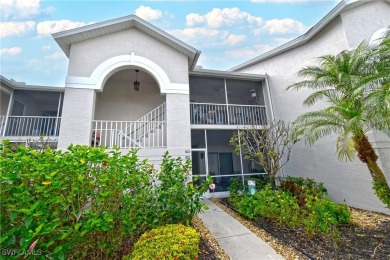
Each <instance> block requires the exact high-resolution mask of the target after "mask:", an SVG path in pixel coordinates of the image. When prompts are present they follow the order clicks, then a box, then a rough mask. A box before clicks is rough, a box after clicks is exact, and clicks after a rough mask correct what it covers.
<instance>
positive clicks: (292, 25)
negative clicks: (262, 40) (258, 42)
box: [253, 18, 308, 35]
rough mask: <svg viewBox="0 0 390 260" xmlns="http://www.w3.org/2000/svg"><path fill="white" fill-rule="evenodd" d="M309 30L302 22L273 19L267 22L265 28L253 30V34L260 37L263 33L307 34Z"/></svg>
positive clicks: (289, 19) (288, 19)
mask: <svg viewBox="0 0 390 260" xmlns="http://www.w3.org/2000/svg"><path fill="white" fill-rule="evenodd" d="M307 29H308V28H307V27H306V26H305V25H304V24H303V23H302V22H300V21H297V20H294V19H291V18H284V19H272V20H268V21H266V22H265V25H264V26H263V27H261V28H259V29H255V30H253V34H254V35H259V34H260V33H261V32H263V31H266V32H268V33H269V34H290V33H305V32H306V31H307Z"/></svg>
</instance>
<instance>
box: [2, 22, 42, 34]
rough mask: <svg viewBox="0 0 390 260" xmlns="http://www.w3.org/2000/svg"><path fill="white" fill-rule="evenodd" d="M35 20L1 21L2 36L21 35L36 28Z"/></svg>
mask: <svg viewBox="0 0 390 260" xmlns="http://www.w3.org/2000/svg"><path fill="white" fill-rule="evenodd" d="M34 27H35V22H34V21H26V22H1V23H0V37H1V38H5V37H9V36H21V35H23V34H25V33H26V32H28V31H31V30H34Z"/></svg>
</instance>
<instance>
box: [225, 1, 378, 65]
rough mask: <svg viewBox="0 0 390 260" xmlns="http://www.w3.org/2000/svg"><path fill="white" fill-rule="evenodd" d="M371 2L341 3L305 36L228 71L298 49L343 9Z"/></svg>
mask: <svg viewBox="0 0 390 260" xmlns="http://www.w3.org/2000/svg"><path fill="white" fill-rule="evenodd" d="M372 1H373V0H368V1H359V0H350V1H341V2H340V3H339V4H338V5H337V6H336V7H334V8H333V9H332V10H331V11H330V12H329V13H328V14H327V15H326V16H325V17H323V18H322V19H321V20H320V21H319V22H318V23H317V24H315V25H314V26H313V27H312V28H310V29H309V30H308V31H307V32H306V33H305V34H303V35H301V36H299V37H298V38H296V39H294V40H292V41H289V42H287V43H285V44H283V45H281V46H279V47H277V48H275V49H272V50H271V51H268V52H266V53H264V54H261V55H259V56H257V57H255V58H253V59H250V60H248V61H246V62H244V63H241V64H239V65H237V66H235V67H233V68H231V69H229V70H228V71H237V70H241V69H244V68H246V67H249V66H251V65H253V64H255V63H258V62H260V61H263V60H266V59H269V58H272V57H274V56H276V55H279V54H281V53H284V52H286V51H289V50H291V49H294V48H296V47H299V46H301V45H303V44H305V43H307V42H308V41H309V40H310V39H311V38H313V37H314V36H315V35H316V34H317V33H318V32H319V31H321V30H322V29H323V28H324V27H325V26H327V25H328V24H329V23H330V22H331V21H333V19H335V18H336V17H337V16H338V15H340V13H341V12H342V11H344V9H345V8H348V7H349V8H352V7H354V6H359V5H362V4H365V3H367V2H372Z"/></svg>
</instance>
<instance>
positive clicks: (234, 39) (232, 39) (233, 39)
mask: <svg viewBox="0 0 390 260" xmlns="http://www.w3.org/2000/svg"><path fill="white" fill-rule="evenodd" d="M246 39H247V37H246V35H243V34H240V35H236V34H231V35H229V37H228V39H227V42H228V43H230V45H232V46H234V45H237V44H238V43H240V42H243V41H245V40H246Z"/></svg>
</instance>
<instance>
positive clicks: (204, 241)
mask: <svg viewBox="0 0 390 260" xmlns="http://www.w3.org/2000/svg"><path fill="white" fill-rule="evenodd" d="M191 224H192V227H193V228H195V229H196V230H197V231H198V232H199V233H200V235H201V238H200V245H199V255H198V260H218V259H220V260H229V259H230V258H229V256H228V255H227V254H226V253H225V251H223V249H222V248H221V247H220V246H219V245H218V242H217V240H215V238H214V237H213V236H212V235H211V234H210V232H209V230H208V229H207V228H206V227H205V225H204V224H203V222H202V221H201V220H200V218H199V217H198V216H195V217H194V218H193V220H192V223H191Z"/></svg>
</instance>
